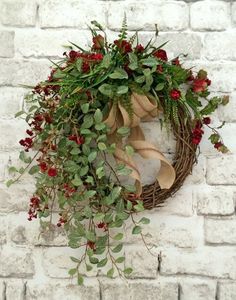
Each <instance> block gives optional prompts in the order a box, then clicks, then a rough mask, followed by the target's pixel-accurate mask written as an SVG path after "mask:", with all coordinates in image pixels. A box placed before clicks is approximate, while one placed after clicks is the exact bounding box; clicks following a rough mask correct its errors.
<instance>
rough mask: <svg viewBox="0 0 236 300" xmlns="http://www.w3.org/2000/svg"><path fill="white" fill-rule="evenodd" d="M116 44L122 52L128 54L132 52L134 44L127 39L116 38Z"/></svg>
mask: <svg viewBox="0 0 236 300" xmlns="http://www.w3.org/2000/svg"><path fill="white" fill-rule="evenodd" d="M114 44H115V45H116V46H117V48H118V49H119V51H120V52H121V53H122V54H127V53H129V52H132V46H131V44H130V43H129V42H128V41H126V40H122V41H121V40H115V41H114Z"/></svg>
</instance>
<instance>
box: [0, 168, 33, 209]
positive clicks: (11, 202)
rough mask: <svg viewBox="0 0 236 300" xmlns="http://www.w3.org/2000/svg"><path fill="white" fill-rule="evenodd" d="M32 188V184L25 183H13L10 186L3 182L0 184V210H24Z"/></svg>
mask: <svg viewBox="0 0 236 300" xmlns="http://www.w3.org/2000/svg"><path fill="white" fill-rule="evenodd" d="M2 167H3V166H2ZM34 190H35V187H34V186H30V185H27V184H24V185H22V184H14V185H12V186H11V187H10V188H7V187H6V186H5V185H4V184H2V185H0V211H1V212H13V211H25V212H26V211H27V208H28V204H29V198H30V196H31V194H32V193H33V192H34Z"/></svg>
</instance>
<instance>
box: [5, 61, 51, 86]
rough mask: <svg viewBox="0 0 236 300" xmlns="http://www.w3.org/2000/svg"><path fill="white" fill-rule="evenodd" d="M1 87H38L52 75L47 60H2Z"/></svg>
mask: <svg viewBox="0 0 236 300" xmlns="http://www.w3.org/2000/svg"><path fill="white" fill-rule="evenodd" d="M0 64H1V74H0V85H13V86H19V85H20V84H25V85H36V84H37V83H38V82H40V81H42V80H45V79H47V76H48V75H49V73H50V69H49V65H50V63H49V62H48V61H47V60H39V61H27V60H8V59H5V60H4V59H1V60H0Z"/></svg>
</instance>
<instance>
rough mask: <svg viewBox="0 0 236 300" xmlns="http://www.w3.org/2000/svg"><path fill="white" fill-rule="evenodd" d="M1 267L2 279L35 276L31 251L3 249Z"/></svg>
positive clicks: (8, 247)
mask: <svg viewBox="0 0 236 300" xmlns="http://www.w3.org/2000/svg"><path fill="white" fill-rule="evenodd" d="M0 265H1V268H0V276H2V277H9V276H12V277H29V276H32V275H33V274H34V262H33V260H32V253H31V251H30V250H29V249H23V248H12V247H10V246H6V247H3V248H2V249H1V255H0Z"/></svg>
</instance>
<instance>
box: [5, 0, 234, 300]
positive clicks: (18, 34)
mask: <svg viewBox="0 0 236 300" xmlns="http://www.w3.org/2000/svg"><path fill="white" fill-rule="evenodd" d="M124 12H126V15H127V19H128V29H129V33H130V34H133V33H134V31H135V30H141V32H140V42H142V43H146V42H147V41H148V40H149V39H150V38H151V37H153V36H154V34H155V24H157V27H158V29H159V30H160V33H159V36H158V37H157V39H156V42H155V43H156V45H160V44H162V43H164V42H166V41H169V42H168V43H167V45H166V46H165V48H166V49H167V50H168V55H169V58H170V59H172V58H174V57H176V56H178V55H179V54H180V53H181V54H188V56H187V57H185V58H183V59H184V61H185V63H184V66H185V67H192V66H196V68H206V69H208V73H209V77H210V79H212V85H211V87H210V88H211V90H212V91H213V92H216V93H217V94H218V93H220V94H221V95H223V94H227V95H229V97H230V103H229V105H228V106H225V107H220V108H219V111H218V112H217V113H216V114H215V115H214V118H213V119H214V124H220V122H222V121H226V125H225V127H223V128H222V133H223V137H224V139H225V140H224V141H225V143H226V144H227V145H228V146H229V147H230V154H227V155H220V154H218V153H217V152H214V150H212V148H211V147H209V144H208V141H207V139H208V133H209V131H207V130H206V136H205V137H204V140H203V145H202V153H201V155H199V157H198V165H196V166H195V167H194V169H193V172H192V174H191V175H189V176H188V178H187V179H186V181H185V184H184V186H183V187H182V188H181V189H180V190H179V191H178V193H177V194H176V195H174V196H173V197H172V198H170V199H168V201H167V202H166V205H165V206H164V207H161V208H158V209H154V210H152V211H150V212H145V213H143V214H142V215H143V216H147V217H149V218H150V220H151V223H150V224H149V225H146V229H145V231H144V235H145V239H146V241H147V245H148V246H149V247H152V254H153V255H151V254H150V253H149V252H148V251H147V249H146V248H145V247H144V245H143V242H142V240H141V238H140V237H137V238H135V237H134V236H132V235H131V234H130V230H132V227H131V225H130V224H129V223H128V224H127V226H126V231H125V233H126V239H125V243H126V245H125V247H124V255H125V256H126V259H127V260H126V264H127V266H128V265H129V266H130V265H131V266H133V267H134V269H135V272H134V273H133V274H132V276H131V277H130V278H129V279H128V280H126V281H123V280H120V279H119V278H118V277H116V279H114V280H111V279H107V278H105V277H104V271H103V272H101V271H99V270H96V269H94V270H93V271H91V272H90V274H89V276H88V277H87V278H86V279H85V283H84V286H82V287H78V286H77V285H76V282H74V281H73V280H70V279H69V276H68V272H67V271H68V268H70V266H73V264H72V263H71V260H70V258H69V256H71V255H73V256H79V251H78V250H76V249H70V248H68V247H67V238H66V235H65V232H64V231H63V229H61V228H55V230H54V231H53V232H48V231H45V232H43V233H41V229H40V226H39V223H38V221H34V222H28V221H27V214H26V212H27V208H28V199H29V197H30V195H31V194H32V193H33V192H34V184H33V181H32V180H31V179H30V178H29V177H25V178H24V179H23V180H21V181H20V182H19V183H17V184H16V185H14V186H12V187H11V188H10V189H7V188H6V186H5V184H4V182H5V181H6V179H7V178H9V173H8V170H7V169H8V166H10V165H15V164H16V165H20V162H19V160H18V159H17V156H18V150H19V144H18V140H19V139H20V138H21V137H23V136H24V130H25V124H24V123H23V122H21V121H20V120H15V119H14V115H15V113H16V112H17V111H18V110H20V109H21V108H22V105H23V97H24V95H25V94H26V93H27V91H28V90H27V88H25V87H23V86H21V85H22V84H23V85H35V84H36V83H37V82H39V81H40V80H43V79H45V78H46V76H47V75H48V74H49V72H50V69H49V66H50V64H51V63H50V61H49V60H48V58H50V59H56V58H60V57H62V54H63V52H64V51H65V48H64V47H63V45H68V44H69V42H70V41H72V42H74V43H76V44H79V45H80V46H82V47H86V46H87V45H89V44H90V42H91V39H90V33H89V30H88V28H87V25H88V24H89V22H90V21H91V20H94V19H96V20H97V21H99V22H100V23H101V24H102V25H104V27H105V28H106V32H107V34H108V37H110V40H111V41H113V40H114V39H115V38H116V35H117V31H118V30H119V28H120V26H121V23H122V19H123V16H124ZM0 65H1V67H0V103H1V105H0V300H50V299H52V300H58V299H65V300H110V299H114V300H141V299H147V300H216V299H217V300H235V299H236V251H235V250H236V216H235V205H236V137H235V132H236V3H235V1H233V0H225V1H224V0H137V1H134V0H87V1H86V0H79V1H78V0H0ZM142 127H143V130H144V132H145V135H146V136H147V138H148V139H149V140H150V141H151V142H153V143H154V144H155V145H156V146H158V147H159V149H160V150H161V151H165V152H169V153H172V154H173V152H174V151H175V141H174V139H173V136H171V135H170V136H169V138H168V135H167V133H166V132H165V131H161V130H160V126H159V124H158V123H157V122H152V123H143V124H142ZM172 154H171V155H170V156H172ZM139 162H140V165H141V167H142V170H143V172H142V173H143V174H142V176H143V179H144V180H145V181H146V182H151V181H152V180H153V179H154V178H155V171H156V168H157V167H158V165H155V166H154V165H153V162H152V161H149V162H148V161H144V160H142V161H141V160H140V161H139ZM141 217H142V216H141V214H140V216H137V218H141ZM53 218H55V220H57V218H58V216H57V215H56V214H55V215H53ZM40 233H41V234H40Z"/></svg>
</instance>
